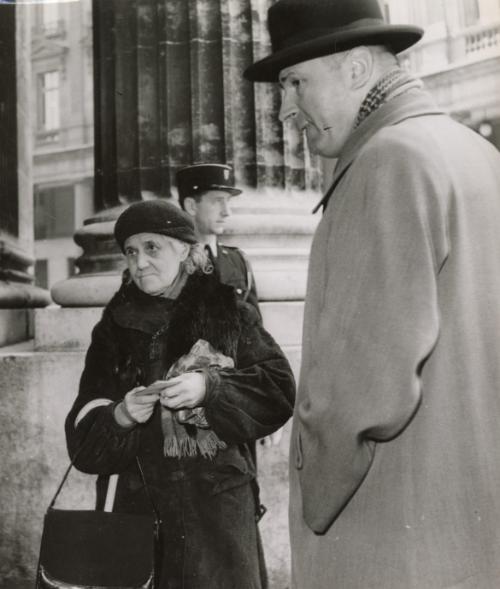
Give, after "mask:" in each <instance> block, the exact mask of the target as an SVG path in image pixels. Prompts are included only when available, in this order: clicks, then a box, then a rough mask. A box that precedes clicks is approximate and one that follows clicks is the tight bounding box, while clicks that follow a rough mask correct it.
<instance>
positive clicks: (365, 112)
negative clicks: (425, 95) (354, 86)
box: [354, 67, 422, 129]
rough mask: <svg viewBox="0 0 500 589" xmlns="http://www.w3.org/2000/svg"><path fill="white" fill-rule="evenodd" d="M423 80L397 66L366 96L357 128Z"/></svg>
mask: <svg viewBox="0 0 500 589" xmlns="http://www.w3.org/2000/svg"><path fill="white" fill-rule="evenodd" d="M421 87H422V82H421V81H420V80H418V79H417V78H414V77H413V76H412V75H411V74H409V73H408V72H406V71H405V70H403V69H401V68H400V67H396V68H394V69H392V70H390V71H389V72H387V74H385V75H384V76H382V78H380V80H379V81H378V82H377V83H376V84H375V86H373V88H372V89H371V90H370V91H369V92H368V94H367V95H366V98H365V99H364V100H363V102H362V104H361V107H360V109H359V112H358V116H357V118H356V122H355V124H354V128H355V129H356V128H357V127H359V125H360V124H361V123H362V122H363V121H364V120H365V119H366V118H367V117H368V116H369V115H370V114H371V113H372V112H375V111H376V110H377V109H378V108H380V107H381V106H382V105H383V104H385V103H386V102H388V101H389V100H391V99H392V98H395V97H396V96H399V95H400V94H403V93H404V92H408V91H409V90H412V89H413V88H421Z"/></svg>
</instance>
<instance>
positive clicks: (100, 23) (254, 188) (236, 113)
mask: <svg viewBox="0 0 500 589" xmlns="http://www.w3.org/2000/svg"><path fill="white" fill-rule="evenodd" d="M271 3H272V1H271V0H258V1H256V0H127V2H123V0H108V1H106V2H102V1H100V0H94V3H93V11H94V12H93V22H94V82H95V95H94V97H95V162H96V172H95V175H96V178H95V181H96V182H95V203H96V207H97V209H98V210H99V211H100V212H99V213H98V214H97V215H96V216H95V217H93V218H92V219H89V220H87V221H86V223H85V225H84V227H83V228H82V229H80V230H79V231H77V233H76V235H75V241H76V242H77V243H78V245H80V246H81V247H82V248H83V250H84V253H83V255H82V257H81V258H80V259H79V260H78V261H77V267H78V268H79V270H80V275H78V276H77V277H74V278H71V279H69V280H68V281H65V282H64V283H60V284H57V285H55V287H54V288H53V289H52V296H53V298H54V300H55V301H56V302H58V303H59V304H61V305H63V306H94V305H103V304H105V303H106V302H107V300H108V299H109V297H110V296H111V294H112V292H113V291H114V290H115V289H116V287H117V286H118V283H119V274H120V272H121V268H122V266H121V264H122V262H121V256H120V254H119V252H118V250H117V248H116V247H115V245H114V243H113V239H112V227H113V222H114V220H115V219H116V216H117V215H118V214H119V213H120V211H121V210H122V209H123V207H124V206H125V205H126V204H128V203H130V202H133V201H136V200H140V199H144V198H152V197H153V198H176V190H175V186H174V183H175V173H176V171H177V170H178V169H179V168H181V167H183V166H186V165H189V164H191V163H199V162H219V163H228V164H230V165H232V166H233V167H234V170H235V178H236V182H237V184H238V185H239V186H241V187H242V188H243V189H244V196H243V197H238V199H235V200H234V209H235V213H236V214H235V215H234V217H233V218H232V220H231V222H230V226H229V230H228V233H227V235H226V236H225V238H224V241H226V242H227V243H229V244H231V243H234V244H235V245H241V246H242V247H246V248H247V249H248V250H249V251H248V253H249V254H250V257H251V258H252V259H253V260H254V262H255V268H254V269H255V272H256V275H257V283H258V286H259V290H260V294H261V296H262V297H263V298H264V299H266V298H267V299H272V300H276V299H278V300H281V299H283V298H284V299H287V298H299V299H300V298H302V297H303V291H304V284H305V264H306V263H307V260H306V257H307V251H308V242H309V241H310V237H311V234H312V231H313V229H314V226H315V224H316V222H317V220H316V219H311V218H310V217H309V216H308V214H309V212H310V210H311V209H312V208H313V206H314V204H315V202H316V201H317V200H319V198H320V193H319V191H320V180H321V173H320V166H319V162H317V161H315V160H311V158H310V157H309V155H308V153H307V151H306V150H305V148H304V144H303V141H302V138H301V137H299V136H298V135H297V133H296V132H294V131H292V130H290V129H285V130H284V129H283V128H282V125H281V123H280V122H279V121H278V117H277V113H278V108H279V91H278V88H277V85H274V84H255V85H254V84H251V83H250V82H248V81H246V80H244V79H243V70H244V69H245V67H246V66H248V65H249V64H250V63H252V62H253V61H254V59H257V58H259V57H261V56H263V55H264V54H266V53H268V52H269V50H270V47H269V39H268V34H267V26H266V21H265V19H266V15H267V8H268V7H269V5H270V4H271ZM253 235H256V239H252V236H253ZM240 238H243V242H242V241H241V239H240ZM297 239H298V241H297ZM276 248H278V249H279V248H281V250H280V251H279V252H278V253H279V255H278V257H276V253H277V250H276ZM299 250H300V251H299ZM287 251H288V253H287ZM297 264H298V266H297ZM292 266H293V268H292ZM289 271H291V272H292V273H295V274H297V276H298V275H299V274H300V279H299V281H300V286H298V287H294V288H292V289H291V290H290V288H289V286H287V287H282V289H281V290H282V291H283V292H278V291H277V289H278V290H279V288H280V287H279V285H280V284H281V285H285V284H286V280H285V281H279V280H276V272H289ZM259 274H261V277H259ZM269 274H272V275H273V276H272V277H271V281H270V280H268V278H269ZM294 280H295V279H294ZM292 282H293V280H292ZM283 289H284V290H283ZM285 291H286V292H285Z"/></svg>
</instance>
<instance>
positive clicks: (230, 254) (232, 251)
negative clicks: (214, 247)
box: [218, 244, 247, 264]
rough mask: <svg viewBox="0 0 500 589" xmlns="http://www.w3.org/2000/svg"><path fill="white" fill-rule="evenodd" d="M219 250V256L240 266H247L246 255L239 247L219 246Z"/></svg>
mask: <svg viewBox="0 0 500 589" xmlns="http://www.w3.org/2000/svg"><path fill="white" fill-rule="evenodd" d="M218 250H219V252H218V253H219V256H221V257H222V256H225V257H227V258H229V259H231V260H233V261H237V262H238V263H239V264H245V261H246V259H247V257H246V254H245V253H244V252H243V251H242V250H240V248H239V247H236V246H234V245H225V244H219V246H218Z"/></svg>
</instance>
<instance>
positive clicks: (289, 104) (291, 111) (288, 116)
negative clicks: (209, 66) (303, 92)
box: [279, 91, 299, 123]
mask: <svg viewBox="0 0 500 589" xmlns="http://www.w3.org/2000/svg"><path fill="white" fill-rule="evenodd" d="M298 112H299V109H298V108H297V105H296V104H295V101H294V100H293V99H292V97H291V93H290V92H287V91H285V92H283V93H282V95H281V107H280V112H279V119H280V121H281V122H282V123H284V122H285V121H290V122H292V121H294V119H295V117H296V116H297V113H298Z"/></svg>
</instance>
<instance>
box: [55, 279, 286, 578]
mask: <svg viewBox="0 0 500 589" xmlns="http://www.w3.org/2000/svg"><path fill="white" fill-rule="evenodd" d="M198 339H205V340H207V341H208V342H210V343H211V344H212V346H213V347H214V348H215V349H216V350H218V351H220V352H222V353H223V354H225V355H227V356H231V357H232V358H233V359H234V361H235V369H232V370H227V369H226V370H224V371H221V372H219V373H214V372H211V373H210V377H209V378H208V382H207V394H206V397H205V401H204V407H205V413H206V416H207V419H208V421H209V423H210V426H211V428H212V429H213V431H215V433H216V434H217V435H218V436H219V438H220V439H222V440H224V441H225V442H226V443H227V445H228V448H227V449H226V450H223V451H219V453H218V454H217V456H216V457H215V459H213V460H210V459H205V458H202V457H194V458H182V459H177V458H167V457H165V456H164V454H163V434H162V429H161V420H160V408H159V407H157V408H156V409H155V411H154V414H153V416H152V417H151V419H150V420H149V421H148V422H147V423H146V424H139V425H137V426H135V427H133V428H131V429H130V428H123V427H121V426H119V425H118V424H117V422H116V421H115V419H114V416H113V409H114V407H115V405H116V404H117V403H118V402H119V401H120V400H121V399H122V398H123V397H124V395H125V394H126V393H127V392H128V391H129V390H131V389H132V388H134V387H136V386H138V385H148V384H150V383H151V382H154V381H155V380H157V379H159V378H162V377H163V376H164V373H165V371H166V370H167V369H168V367H169V366H170V365H171V364H172V363H173V362H174V361H175V360H176V359H178V358H179V357H180V356H182V355H183V354H186V353H187V352H188V351H189V350H190V348H191V347H192V345H193V344H194V343H195V342H196V341H197V340H198ZM293 398H294V381H293V376H292V373H291V370H290V367H289V364H288V362H287V360H286V359H285V357H284V356H283V353H282V352H281V350H280V348H279V347H278V345H277V344H276V342H275V341H274V340H273V339H272V337H271V336H270V335H269V334H268V333H267V332H266V331H265V330H264V328H263V327H262V325H261V323H260V321H259V318H258V316H257V313H256V311H255V310H254V309H253V308H252V307H250V306H249V305H246V304H243V303H240V302H238V301H237V300H236V295H235V293H234V290H233V289H232V288H231V287H228V286H226V285H222V284H220V283H219V282H218V280H216V278H215V277H214V276H205V275H193V276H191V277H190V278H189V279H188V282H187V284H186V286H185V287H184V289H183V291H182V292H181V294H180V295H179V297H178V299H177V300H175V301H172V300H170V299H166V298H160V297H151V296H148V295H146V294H144V293H142V292H141V291H139V290H138V289H137V288H136V287H135V286H134V285H133V284H130V285H125V284H124V285H123V286H122V287H121V289H120V290H119V291H118V293H117V294H116V295H115V296H114V298H113V299H112V300H111V302H110V303H109V304H108V306H107V307H106V309H105V310H104V313H103V317H102V319H101V321H100V322H99V323H98V324H97V325H96V327H95V328H94V331H93V334H92V343H91V345H90V348H89V350H88V352H87V357H86V362H85V368H84V371H83V374H82V377H81V382H80V390H79V394H78V397H77V399H76V401H75V403H74V405H73V408H72V409H71V411H70V413H69V415H68V418H67V420H66V436H67V441H68V448H69V451H70V454H71V456H74V455H75V453H76V451H77V449H78V448H80V447H81V446H82V450H81V451H80V452H79V454H78V456H77V459H76V466H77V467H78V468H79V469H80V470H82V471H84V472H88V473H96V474H98V475H101V476H100V477H99V478H98V483H97V487H98V490H97V506H98V508H102V506H103V503H104V495H105V491H106V487H107V479H108V476H107V475H110V474H113V473H119V474H120V476H119V479H118V488H117V493H116V500H115V507H114V509H115V511H126V512H136V513H141V512H142V513H148V512H150V511H151V507H150V506H149V504H148V502H147V497H146V495H145V492H144V489H143V485H142V484H141V479H140V477H139V473H138V470H137V466H136V464H135V456H136V455H137V456H138V457H139V459H140V461H141V463H142V466H143V469H144V474H145V478H146V481H147V483H148V485H149V486H150V487H151V491H152V495H153V499H154V502H155V503H156V505H157V507H158V508H159V510H160V512H161V516H162V521H163V524H162V534H163V560H162V573H161V585H160V586H161V588H162V589H177V588H181V587H182V588H184V589H210V588H213V589H235V588H236V587H237V588H238V589H261V588H262V587H266V585H267V584H266V579H265V567H264V561H263V556H262V551H261V546H260V539H259V534H258V530H257V524H256V519H257V518H256V512H257V509H258V500H257V497H256V488H257V487H256V483H255V465H254V461H253V459H252V452H251V448H252V444H253V442H254V441H255V440H256V439H258V438H261V437H263V436H266V435H268V434H270V433H272V432H273V431H275V430H276V429H278V428H279V427H281V426H282V425H283V424H284V423H285V422H286V421H287V419H288V418H289V417H290V415H291V411H292V405H293ZM82 415H83V418H82ZM75 420H76V422H77V426H76V427H75Z"/></svg>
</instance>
